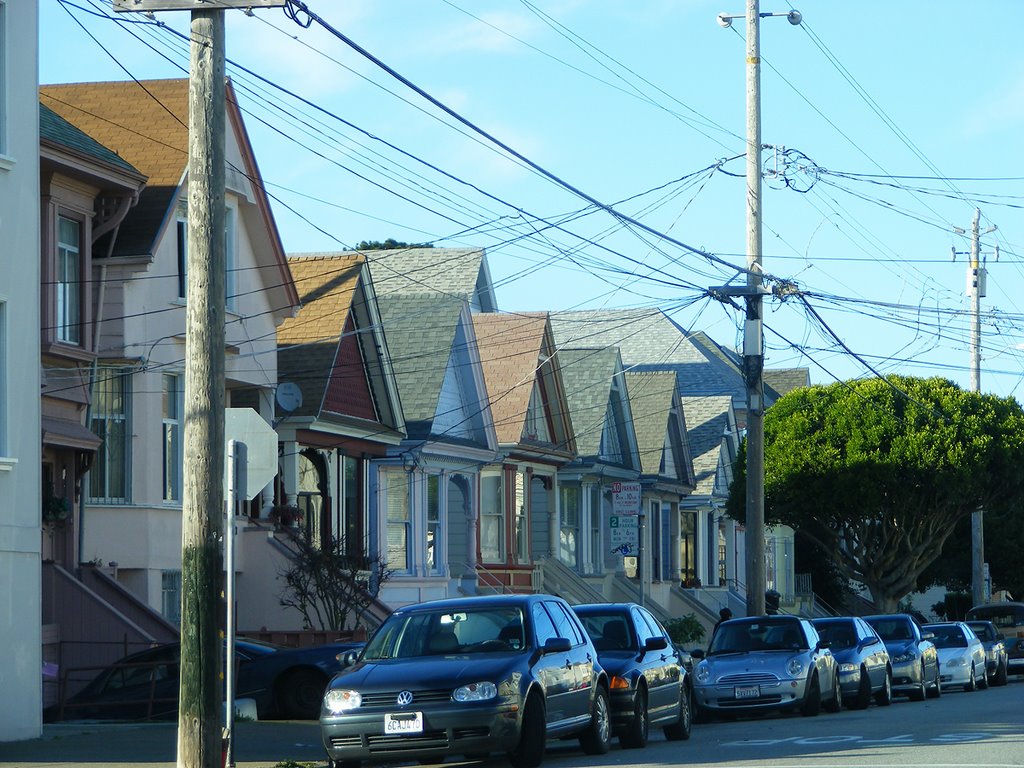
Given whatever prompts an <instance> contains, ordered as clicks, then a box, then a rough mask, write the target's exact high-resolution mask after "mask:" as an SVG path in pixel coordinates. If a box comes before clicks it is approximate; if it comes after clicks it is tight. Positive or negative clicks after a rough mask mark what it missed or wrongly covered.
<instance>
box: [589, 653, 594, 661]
mask: <svg viewBox="0 0 1024 768" xmlns="http://www.w3.org/2000/svg"><path fill="white" fill-rule="evenodd" d="M593 660H594V659H593V657H592V656H591V655H590V652H589V651H588V652H587V661H591V662H592V661H593Z"/></svg>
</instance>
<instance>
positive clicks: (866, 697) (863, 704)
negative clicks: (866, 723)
mask: <svg viewBox="0 0 1024 768" xmlns="http://www.w3.org/2000/svg"><path fill="white" fill-rule="evenodd" d="M870 703H871V678H870V677H868V671H867V669H865V668H864V667H861V668H860V686H859V687H858V688H857V696H856V697H855V698H854V699H853V701H851V702H850V709H867V708H868V705H869V704H870Z"/></svg>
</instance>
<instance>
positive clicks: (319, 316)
mask: <svg viewBox="0 0 1024 768" xmlns="http://www.w3.org/2000/svg"><path fill="white" fill-rule="evenodd" d="M362 265H363V259H362V257H361V256H357V255H354V254H347V255H335V256H320V257H315V258H289V259H288V266H289V267H290V268H291V271H292V278H293V279H294V280H295V288H296V289H297V290H298V292H299V300H300V301H301V302H302V309H301V311H300V312H299V314H298V316H297V317H293V318H289V319H287V320H285V321H284V322H283V323H282V324H281V327H280V328H278V329H277V343H278V344H279V345H281V346H284V345H288V344H307V343H309V342H313V341H317V340H318V339H323V338H324V337H332V338H333V339H334V340H335V341H337V340H338V337H340V336H341V333H342V328H343V327H344V325H345V320H346V318H347V317H348V313H349V310H350V309H351V307H352V295H353V293H354V292H355V290H356V286H357V285H358V283H359V270H360V267H362Z"/></svg>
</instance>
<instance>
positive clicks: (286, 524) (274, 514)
mask: <svg viewBox="0 0 1024 768" xmlns="http://www.w3.org/2000/svg"><path fill="white" fill-rule="evenodd" d="M269 518H270V521H271V522H272V523H273V524H274V526H275V527H277V528H295V527H296V526H299V525H302V511H301V510H300V509H299V508H298V506H297V505H295V504H292V503H291V502H289V500H288V497H287V496H285V497H284V498H283V500H282V501H281V503H280V504H275V505H274V506H273V507H272V508H271V509H270V515H269Z"/></svg>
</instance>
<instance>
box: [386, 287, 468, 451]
mask: <svg viewBox="0 0 1024 768" xmlns="http://www.w3.org/2000/svg"><path fill="white" fill-rule="evenodd" d="M378 306H379V308H380V317H381V322H382V323H383V325H384V335H385V337H386V338H387V343H388V349H389V350H390V352H391V365H392V367H393V369H394V371H395V381H396V383H397V385H398V394H399V397H400V398H401V401H402V409H403V411H404V412H405V424H406V429H407V430H408V433H409V437H411V438H414V439H423V438H426V437H427V436H429V435H430V430H431V426H432V425H433V422H434V414H435V413H436V412H437V402H438V398H439V397H440V394H441V386H442V384H443V383H444V373H445V370H446V368H447V366H448V358H449V357H450V356H451V353H452V344H453V343H454V341H455V328H456V326H457V324H458V320H459V314H460V312H461V311H462V309H463V307H464V301H463V300H462V299H454V298H451V297H448V296H438V295H436V294H435V295H412V294H406V295H397V294H396V295H392V296H388V297H387V298H386V299H382V300H381V301H380V303H379V305H378Z"/></svg>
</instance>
